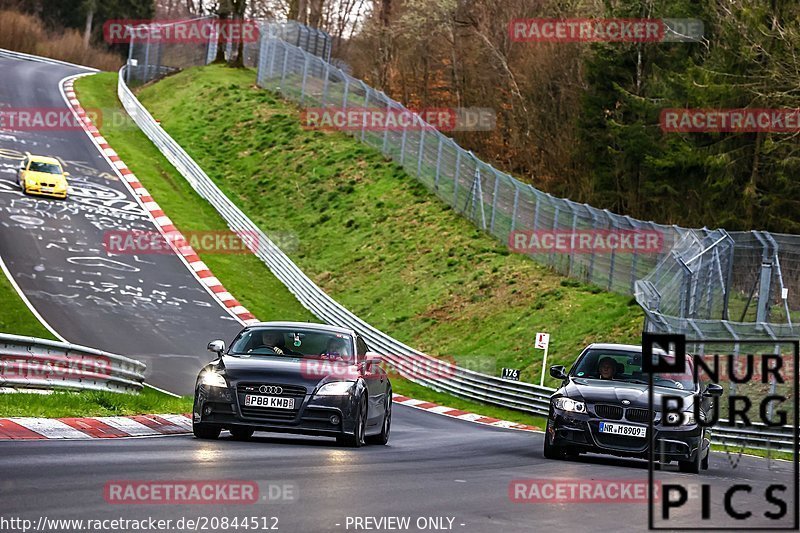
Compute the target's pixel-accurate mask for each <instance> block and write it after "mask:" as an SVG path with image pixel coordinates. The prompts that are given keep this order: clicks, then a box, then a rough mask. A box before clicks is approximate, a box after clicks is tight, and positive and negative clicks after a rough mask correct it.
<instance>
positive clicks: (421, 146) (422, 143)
mask: <svg viewBox="0 0 800 533" xmlns="http://www.w3.org/2000/svg"><path fill="white" fill-rule="evenodd" d="M414 116H415V120H414V122H415V123H416V122H417V121H418V122H419V125H420V130H419V150H418V152H417V177H418V178H422V158H423V156H424V155H425V154H424V150H425V129H426V128H427V125H426V124H424V123H423V122H422V119H421V118H417V115H414Z"/></svg>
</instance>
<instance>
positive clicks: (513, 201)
mask: <svg viewBox="0 0 800 533" xmlns="http://www.w3.org/2000/svg"><path fill="white" fill-rule="evenodd" d="M213 20H214V19H213V18H212V19H210V21H209V23H213ZM259 35H260V38H259V41H258V42H251V43H246V44H245V46H244V51H245V64H246V65H247V66H253V67H255V68H256V69H257V83H258V85H259V86H260V87H262V88H265V89H270V90H273V91H276V92H279V93H281V94H282V95H283V96H285V97H287V98H289V99H291V100H294V101H295V102H297V103H298V104H300V106H302V107H305V108H312V107H313V108H330V109H336V110H337V111H341V112H343V113H346V112H347V111H351V112H356V113H365V114H366V113H371V112H372V111H375V112H383V113H385V115H390V114H394V115H406V116H408V115H410V116H412V117H413V123H412V124H411V125H408V124H404V125H403V127H399V128H398V127H385V128H383V129H376V128H372V127H370V128H368V127H366V124H367V121H366V120H364V121H363V126H362V127H361V128H360V129H357V130H350V131H349V132H350V133H351V134H352V135H353V136H354V137H356V138H358V139H360V140H361V141H362V142H364V143H366V144H368V145H370V146H372V147H373V148H376V149H378V150H380V151H381V152H382V153H383V154H384V155H385V156H387V157H388V158H391V159H393V160H394V161H396V162H397V163H398V164H400V165H401V166H402V167H403V168H404V169H405V171H406V172H408V173H409V174H410V175H413V176H415V177H417V179H419V180H420V181H421V182H422V183H423V184H424V185H425V186H426V187H427V188H428V189H429V190H430V191H432V192H433V193H434V194H436V195H437V196H438V197H439V198H440V199H441V200H442V201H444V202H446V203H448V204H449V205H450V206H451V207H452V208H453V209H454V210H455V211H457V212H458V213H460V214H462V215H463V216H466V217H468V218H469V219H470V220H472V221H473V222H474V223H475V224H477V225H478V226H479V227H480V228H481V229H483V230H484V231H486V232H488V233H490V234H492V235H494V236H495V237H496V238H498V239H500V240H501V241H503V242H506V243H509V246H510V247H511V248H512V249H516V248H515V247H514V246H513V242H512V241H513V240H514V238H515V236H519V235H520V234H522V235H525V234H529V235H530V234H534V233H536V232H551V233H555V232H568V233H572V234H575V233H580V232H582V231H591V232H604V231H610V232H619V233H626V232H628V233H649V234H656V235H658V237H659V242H660V245H659V246H658V248H657V249H648V250H638V249H636V248H633V249H627V250H624V251H620V250H618V249H605V250H604V249H594V248H591V249H589V250H585V249H581V250H577V251H575V250H573V251H571V252H569V253H564V252H549V253H543V252H542V251H541V248H538V249H535V250H534V251H530V250H527V251H524V253H526V255H528V256H529V257H530V258H531V259H533V260H534V261H537V262H538V263H541V264H544V265H547V266H550V267H552V268H553V269H554V270H556V271H558V272H560V273H562V274H565V275H568V276H571V277H573V278H576V279H579V280H581V281H583V282H586V283H591V284H593V285H597V286H599V287H601V288H603V289H605V290H608V291H612V292H616V293H620V294H629V295H634V296H635V297H636V299H637V301H638V302H639V304H640V305H641V306H642V308H643V309H644V311H645V313H646V322H647V323H646V329H647V330H649V331H660V332H674V333H684V334H686V335H690V336H695V337H698V338H712V337H717V338H731V339H744V338H796V337H797V331H796V330H795V327H794V322H796V318H797V315H798V310H800V298H798V295H799V294H800V268H798V265H800V237H798V236H794V235H775V234H769V233H766V232H731V233H728V232H726V231H724V230H708V229H705V228H704V229H699V230H698V229H687V228H681V227H679V226H674V225H663V224H656V223H654V222H648V221H642V220H636V219H633V218H631V217H629V216H622V215H618V214H615V213H611V212H610V211H608V210H605V209H597V208H594V207H591V206H589V205H586V204H581V203H577V202H573V201H571V200H567V199H563V198H556V197H554V196H552V195H550V194H548V193H545V192H542V191H540V190H538V189H536V188H535V187H533V186H531V185H529V184H526V183H523V182H521V181H519V180H517V179H515V178H513V177H512V176H510V175H508V174H506V173H504V172H501V171H498V170H497V169H495V168H493V167H492V166H491V165H489V164H487V163H484V162H483V161H481V160H480V159H478V158H477V157H476V156H475V154H473V153H472V152H470V151H468V150H464V149H462V148H461V147H460V146H458V144H456V142H455V141H453V139H451V138H450V137H447V136H446V135H444V134H442V133H441V132H439V131H437V130H436V129H435V128H434V127H433V126H431V125H429V124H427V123H425V122H424V121H423V119H422V118H421V117H420V116H419V115H417V114H414V113H413V112H412V111H410V110H408V109H406V108H405V107H404V106H403V105H402V104H400V103H398V102H396V101H394V100H392V99H391V98H389V97H388V96H387V95H385V94H384V93H383V92H381V91H378V90H375V89H373V88H371V87H369V86H367V85H366V84H365V83H364V82H363V81H361V80H358V79H356V78H354V77H352V76H350V75H349V74H347V73H346V72H345V71H343V70H342V69H340V68H338V67H336V66H334V65H333V64H331V63H330V61H329V58H330V49H331V39H330V36H328V35H327V34H325V33H324V32H321V31H319V30H314V29H311V28H307V27H305V26H303V25H301V24H298V23H296V22H274V21H260V22H259ZM143 44H144V48H142V43H140V44H139V45H138V46H137V45H136V43H134V44H133V45H132V46H131V50H132V51H131V57H132V58H139V57H142V55H144V57H145V59H144V60H143V61H140V62H138V66H137V65H136V64H134V65H131V64H130V63H129V67H131V68H128V69H127V72H128V76H132V77H133V78H134V79H137V80H149V79H153V77H154V76H157V75H163V74H167V73H169V72H171V71H174V70H176V69H178V68H182V67H184V66H189V65H199V64H203V63H207V62H210V61H211V60H213V59H214V57H215V56H216V47H217V39H216V38H213V39H210V40H209V42H208V43H206V44H205V45H195V48H193V49H184V48H181V46H175V45H172V46H170V47H169V48H170V49H169V50H164V49H162V48H163V46H161V45H160V46H158V47H155V48H154V47H152V46H151V47H149V50H148V47H147V40H144V42H143ZM173 47H174V48H175V50H172V49H171V48H173ZM227 48H228V50H227V57H230V54H231V53H232V48H233V45H232V44H231V43H228V45H227ZM152 58H155V61H154V60H153V59H152ZM165 58H169V61H167V60H166V59H165ZM142 65H144V69H143V67H142ZM148 65H149V67H148ZM720 335H722V336H723V337H719V336H720Z"/></svg>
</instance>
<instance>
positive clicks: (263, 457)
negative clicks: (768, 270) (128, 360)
mask: <svg viewBox="0 0 800 533" xmlns="http://www.w3.org/2000/svg"><path fill="white" fill-rule="evenodd" d="M0 72H2V76H0V104H2V105H6V106H16V107H28V108H30V107H51V108H63V107H65V104H64V102H63V100H62V98H61V95H60V93H59V90H58V82H59V81H60V80H61V79H62V78H64V77H65V76H68V75H71V74H74V73H76V72H78V71H77V70H76V69H73V68H70V67H61V66H53V65H46V64H41V63H33V62H26V61H12V60H7V59H2V58H0ZM25 150H29V151H31V152H33V153H40V154H47V155H54V156H57V157H59V158H61V159H62V160H63V161H64V163H65V165H66V170H67V171H68V172H70V173H71V174H72V191H71V195H70V197H69V198H68V199H67V201H56V200H38V199H33V198H29V197H24V196H23V195H22V194H21V192H20V191H19V189H18V188H17V186H16V184H15V182H14V180H15V175H16V174H15V173H16V170H15V166H16V163H17V161H18V160H19V157H20V155H21V153H22V152H24V151H25ZM156 200H157V199H156ZM0 211H1V212H2V214H0V256H1V257H2V258H3V260H4V262H5V263H6V265H7V266H8V268H9V270H10V272H11V273H12V275H13V278H14V280H15V281H16V282H17V284H18V285H19V286H20V287H21V289H22V291H23V292H24V294H25V295H26V296H27V298H28V299H29V300H30V301H31V303H32V305H33V306H34V307H35V309H36V310H37V311H38V312H39V313H40V314H41V315H42V316H43V317H44V319H45V320H46V321H47V322H48V323H49V324H50V325H51V326H52V327H53V328H54V329H55V330H56V331H58V332H59V333H60V334H61V335H62V336H63V337H65V338H66V339H67V340H69V341H71V342H75V343H79V344H85V345H88V346H93V347H96V348H101V349H105V350H108V351H112V352H117V353H122V354H128V355H131V356H133V357H136V358H138V359H141V360H144V361H146V362H147V364H148V372H149V375H150V376H151V377H150V380H149V381H150V382H151V383H153V384H154V385H156V386H160V387H163V388H167V389H169V390H173V391H178V392H183V393H187V392H189V391H190V390H191V387H192V384H193V380H194V374H195V372H196V370H197V368H199V366H200V365H201V364H202V363H203V362H204V361H206V360H208V359H209V356H208V355H207V353H206V352H205V350H204V348H205V343H206V342H207V340H209V339H211V338H215V337H221V338H225V339H226V340H229V339H230V338H231V337H232V336H233V334H234V333H235V332H236V331H237V329H238V328H239V325H238V323H237V322H236V321H235V320H234V319H233V318H232V317H231V316H230V315H229V314H228V313H226V312H225V310H224V309H223V308H222V307H220V306H219V304H217V303H216V302H215V301H214V300H213V299H212V298H211V297H210V295H209V294H208V293H207V292H206V291H205V289H204V288H203V287H202V286H201V285H200V284H199V282H197V280H196V279H194V278H193V277H192V276H191V275H190V274H189V273H188V271H187V269H186V267H185V266H184V265H183V264H182V263H181V262H180V260H179V259H178V258H177V257H175V256H173V255H148V256H146V257H135V256H114V257H109V256H107V255H106V253H105V251H104V249H103V247H102V242H103V233H104V232H105V231H108V230H119V229H132V228H138V229H147V230H152V229H154V227H153V226H152V224H151V222H150V220H149V218H148V217H147V215H146V214H145V213H144V212H143V211H142V209H141V208H140V207H139V206H138V204H136V203H135V202H134V201H133V200H132V197H131V195H130V194H129V192H128V191H127V189H126V188H125V187H124V185H123V184H122V183H120V182H119V181H118V180H117V179H116V177H115V176H114V174H113V172H112V171H111V168H110V167H109V165H108V164H107V163H106V161H105V160H104V159H103V158H102V157H101V156H100V155H99V153H98V152H97V150H96V148H95V147H94V145H93V144H92V143H91V142H90V140H89V139H88V137H87V136H86V135H85V134H84V133H83V132H82V131H49V132H44V131H27V132H25V131H23V132H0ZM393 421H394V424H393V431H392V439H391V441H390V443H389V445H388V446H367V447H365V448H361V449H348V448H340V447H337V446H336V445H335V443H334V441H332V440H330V439H324V438H310V437H291V436H280V435H269V434H256V436H255V437H254V438H253V439H252V440H250V441H249V442H239V441H234V440H232V439H230V438H229V437H228V435H227V433H223V437H222V438H221V439H220V440H218V441H201V440H197V439H194V438H192V437H190V436H176V437H161V438H134V439H95V440H90V441H54V440H46V441H24V442H23V441H17V442H12V441H4V442H0V517H1V518H2V519H6V520H8V519H10V518H17V519H22V518H24V519H30V520H32V521H33V522H32V523H33V524H34V525H35V526H37V529H38V531H75V530H78V529H79V526H76V525H74V524H73V525H72V526H66V525H61V526H57V525H53V524H52V523H50V522H49V521H51V520H54V519H79V520H98V519H99V520H105V519H119V518H123V519H131V520H145V519H149V518H153V519H155V520H159V519H164V520H167V519H169V520H172V521H173V522H172V526H171V527H170V529H168V530H169V531H185V530H190V529H191V530H207V531H253V530H259V531H261V530H270V529H271V530H278V531H287V532H298V533H300V532H302V533H305V532H317V531H332V532H335V531H434V530H451V531H464V532H478V533H505V532H516V531H520V532H522V531H524V532H530V531H554V530H557V531H608V532H612V531H644V530H646V529H647V517H648V512H647V509H648V506H647V504H646V500H641V499H639V500H638V501H636V502H634V503H619V501H610V502H608V501H607V502H598V501H596V500H595V501H592V502H591V503H587V502H586V501H582V502H577V503H576V502H565V501H554V500H553V499H552V497H551V498H545V500H546V501H539V502H537V503H531V502H530V501H527V502H514V501H513V498H512V497H513V496H514V495H515V491H514V489H513V487H514V482H515V480H525V479H528V480H531V479H533V480H537V481H539V482H542V483H550V482H553V481H554V480H561V481H566V482H569V481H575V482H577V481H592V482H598V483H603V482H604V481H612V482H625V483H632V482H635V483H637V484H639V485H641V484H642V483H643V482H645V481H646V480H647V474H648V470H647V463H646V462H644V461H628V460H620V459H613V458H608V457H599V456H590V457H583V458H580V459H576V460H570V461H548V460H545V459H544V458H543V457H542V454H541V448H542V435H541V434H538V433H530V432H521V431H513V430H506V429H501V428H492V427H487V426H480V425H477V424H472V423H469V422H466V421H461V420H455V419H451V418H447V417H444V416H439V415H435V414H432V413H428V412H423V411H420V410H415V409H412V408H409V407H404V406H395V411H394V417H393ZM792 475H793V472H792V465H791V463H788V462H778V461H769V460H764V459H757V458H752V457H747V456H744V457H740V456H738V455H737V454H736V453H733V452H732V453H731V454H726V453H714V454H713V456H712V459H711V468H710V470H708V471H706V472H704V473H703V474H701V475H700V476H693V475H689V474H680V473H678V472H677V470H676V468H675V467H674V466H671V467H667V468H666V469H665V470H664V471H658V472H656V479H657V481H660V482H673V483H678V484H681V485H683V486H687V484H689V485H691V487H690V489H692V490H690V494H691V495H690V497H689V502H688V503H687V505H686V506H685V507H684V508H682V509H680V510H678V511H673V514H672V520H671V521H670V522H666V523H665V522H659V523H657V524H656V525H660V526H664V525H665V524H666V525H668V526H670V527H677V526H678V525H683V526H705V527H708V526H714V527H723V528H729V527H732V526H738V525H742V524H740V523H737V522H735V521H732V520H731V519H729V518H726V516H725V511H724V503H723V497H722V492H723V491H724V490H725V489H727V488H729V487H730V486H731V485H733V484H735V483H749V484H750V485H752V487H753V489H752V492H751V493H750V494H749V495H747V494H744V495H741V494H740V495H737V496H736V498H735V499H734V501H735V503H736V507H737V509H742V510H744V509H748V510H750V511H752V512H753V513H754V517H753V519H752V521H749V522H747V525H749V526H753V525H762V526H775V525H776V523H774V522H769V521H767V520H766V519H765V518H764V517H763V512H764V511H768V510H773V511H774V510H775V509H776V507H775V505H772V504H770V503H767V502H765V499H764V491H765V487H766V486H767V485H769V484H770V483H784V484H790V480H791V477H792ZM126 480H127V481H131V480H137V481H143V482H153V481H170V482H174V481H181V480H183V481H190V480H238V481H251V482H257V483H258V485H259V487H260V489H261V490H262V491H263V492H265V493H269V488H270V487H278V488H279V489H280V488H281V487H283V488H284V489H286V488H289V489H291V493H290V494H289V493H288V492H286V491H285V490H284V491H283V492H280V490H279V494H283V496H284V497H283V498H281V497H278V499H277V501H276V500H274V499H273V500H270V501H268V502H257V503H253V504H246V505H242V504H230V503H229V504H225V505H219V504H192V505H188V504H166V503H160V504H153V503H145V504H141V503H140V504H134V505H132V504H121V503H118V502H114V501H113V500H112V501H111V502H110V501H108V500H107V494H106V492H105V490H106V489H107V484H113V483H116V482H120V481H126ZM701 483H706V484H708V485H709V487H710V489H709V491H710V495H711V499H710V505H709V510H710V515H711V518H710V519H709V520H706V521H702V520H700V518H699V503H700V501H701V500H700V498H699V496H698V495H699V494H700V493H701V488H700V484H701ZM693 489H696V490H693ZM795 496H796V495H793V494H791V488H790V489H789V492H788V493H786V494H784V495H783V499H784V500H785V501H786V502H787V504H788V508H789V513H790V515H791V512H792V508H793V506H794V504H795ZM612 500H613V499H612ZM211 517H215V518H217V519H220V518H223V517H225V518H227V519H229V520H232V519H234V518H235V517H239V519H242V518H245V517H258V518H259V520H261V519H264V520H266V521H265V522H258V527H257V528H252V527H250V528H248V529H244V528H230V527H229V528H224V527H222V526H221V525H220V523H219V522H217V523H216V524H217V525H216V527H213V523H211V522H205V526H206V527H203V526H198V527H186V526H183V527H178V526H177V525H176V524H175V522H176V521H177V520H179V519H181V518H185V519H192V520H198V519H200V520H203V519H206V520H208V519H210V518H211ZM272 517H276V518H277V521H276V520H274V519H273V518H272ZM389 517H398V518H400V519H402V518H403V517H407V518H408V519H409V524H410V526H409V527H406V528H397V527H391V526H392V525H395V526H396V525H397V524H396V523H393V522H382V523H379V522H376V521H377V520H381V519H384V520H386V519H388V518H389ZM357 518H358V519H359V520H356V519H357ZM368 518H369V519H371V520H368ZM789 518H791V516H789ZM40 520H44V522H40ZM42 524H43V525H42ZM358 524H361V527H358ZM379 524H380V525H379ZM785 524H786V521H785V520H784V521H782V522H780V525H785ZM40 525H41V527H39V526H40ZM0 530H3V531H21V529H20V528H19V523H16V526H15V525H14V524H11V523H6V524H3V523H2V522H0ZM31 530H33V528H32V529H31ZM83 530H86V529H85V528H83ZM103 530H108V531H111V530H114V529H93V531H103ZM116 530H121V531H128V530H132V529H130V528H128V529H120V528H117V529H116Z"/></svg>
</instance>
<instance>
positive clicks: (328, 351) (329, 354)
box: [323, 337, 352, 363]
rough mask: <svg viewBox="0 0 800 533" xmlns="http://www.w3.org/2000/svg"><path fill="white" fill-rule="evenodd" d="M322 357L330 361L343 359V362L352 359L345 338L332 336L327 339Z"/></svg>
mask: <svg viewBox="0 0 800 533" xmlns="http://www.w3.org/2000/svg"><path fill="white" fill-rule="evenodd" d="M323 357H324V358H326V359H330V360H332V361H337V360H338V361H344V362H345V363H349V362H350V361H352V354H351V353H350V346H349V345H348V343H347V341H346V340H345V339H343V338H340V337H333V338H331V340H329V341H328V346H327V347H326V348H325V353H324V354H323Z"/></svg>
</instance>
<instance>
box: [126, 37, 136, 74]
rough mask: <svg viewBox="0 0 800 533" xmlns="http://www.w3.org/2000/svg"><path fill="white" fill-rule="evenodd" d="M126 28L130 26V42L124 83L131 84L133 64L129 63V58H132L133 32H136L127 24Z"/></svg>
mask: <svg viewBox="0 0 800 533" xmlns="http://www.w3.org/2000/svg"><path fill="white" fill-rule="evenodd" d="M128 28H131V42H130V44H129V45H128V65H127V66H126V67H125V85H130V84H131V67H133V65H131V60H132V59H133V46H134V37H135V35H134V34H135V33H136V32H134V31H133V28H132V27H131V26H128Z"/></svg>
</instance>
